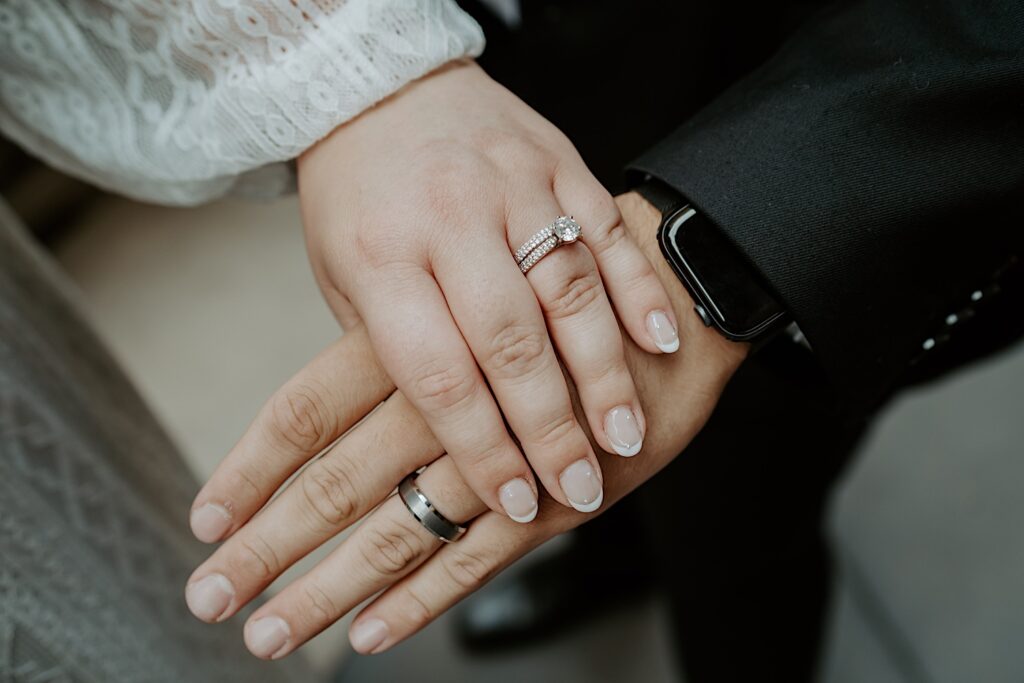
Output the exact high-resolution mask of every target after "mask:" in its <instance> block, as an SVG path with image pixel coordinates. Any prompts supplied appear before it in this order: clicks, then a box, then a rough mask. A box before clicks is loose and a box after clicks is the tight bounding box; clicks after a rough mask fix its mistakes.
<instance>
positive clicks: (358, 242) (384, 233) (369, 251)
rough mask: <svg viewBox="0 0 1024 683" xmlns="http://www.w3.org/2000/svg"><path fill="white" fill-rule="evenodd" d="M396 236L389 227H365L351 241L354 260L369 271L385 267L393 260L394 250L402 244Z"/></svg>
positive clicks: (368, 225)
mask: <svg viewBox="0 0 1024 683" xmlns="http://www.w3.org/2000/svg"><path fill="white" fill-rule="evenodd" d="M396 234H397V231H396V230H394V229H392V227H391V226H386V225H380V224H378V225H371V224H367V225H365V226H364V227H363V229H361V230H359V231H358V232H357V233H356V235H355V239H353V240H352V242H353V245H354V246H353V251H354V254H355V256H356V258H357V259H358V261H359V262H360V263H362V264H363V265H365V266H367V267H368V268H369V269H371V270H376V269H380V268H383V267H385V266H387V265H388V264H389V263H391V262H393V261H394V260H395V255H396V253H397V251H396V250H397V249H398V248H399V247H400V246H401V245H402V244H403V243H404V241H403V240H398V239H396Z"/></svg>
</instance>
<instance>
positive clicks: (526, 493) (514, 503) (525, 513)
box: [498, 478, 537, 524]
mask: <svg viewBox="0 0 1024 683" xmlns="http://www.w3.org/2000/svg"><path fill="white" fill-rule="evenodd" d="M498 498H499V499H500V500H501V507H503V508H505V512H506V513H507V514H508V516H509V517H511V518H512V519H513V521H516V522H520V523H522V524H526V523H527V522H532V521H533V519H534V517H536V516H537V496H535V495H534V493H533V489H532V488H531V487H530V485H529V484H528V483H527V482H526V480H525V479H519V478H517V479H513V480H512V481H510V482H508V483H507V484H505V485H504V486H502V487H501V491H499V495H498Z"/></svg>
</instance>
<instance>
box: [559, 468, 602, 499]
mask: <svg viewBox="0 0 1024 683" xmlns="http://www.w3.org/2000/svg"><path fill="white" fill-rule="evenodd" d="M558 482H559V483H560V484H561V485H562V492H563V493H565V497H566V498H568V499H569V503H570V504H571V505H572V506H573V507H574V508H576V509H577V510H579V511H580V512H593V511H594V510H596V509H597V508H599V507H601V501H602V500H604V491H602V490H601V480H600V479H598V478H597V472H595V471H594V468H593V466H591V464H590V462H589V461H587V460H577V461H576V462H574V463H573V464H571V465H569V466H568V467H566V468H565V469H564V470H562V475H561V476H560V477H558Z"/></svg>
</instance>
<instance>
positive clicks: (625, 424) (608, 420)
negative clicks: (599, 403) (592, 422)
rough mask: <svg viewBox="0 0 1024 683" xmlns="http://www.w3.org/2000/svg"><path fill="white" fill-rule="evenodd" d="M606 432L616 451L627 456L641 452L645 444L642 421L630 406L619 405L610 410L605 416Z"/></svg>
mask: <svg viewBox="0 0 1024 683" xmlns="http://www.w3.org/2000/svg"><path fill="white" fill-rule="evenodd" d="M604 433H605V434H607V435H608V441H609V442H610V443H611V445H612V448H614V449H615V452H616V453H618V454H619V455H621V456H623V457H626V458H631V457H633V456H634V455H636V454H637V453H639V452H640V447H641V446H643V444H644V437H643V435H642V434H640V423H639V422H637V419H636V415H634V414H633V410H632V409H631V408H630V407H629V406H618V407H616V408H612V409H611V410H609V411H608V414H607V415H605V418H604Z"/></svg>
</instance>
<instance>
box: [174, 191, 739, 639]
mask: <svg viewBox="0 0 1024 683" xmlns="http://www.w3.org/2000/svg"><path fill="white" fill-rule="evenodd" d="M619 206H620V207H621V208H622V212H623V215H624V217H625V220H626V225H627V226H628V227H629V229H630V231H631V232H632V233H633V234H634V235H636V236H637V237H638V239H639V240H640V242H641V246H642V247H643V248H644V251H645V252H646V253H647V256H648V257H649V258H651V262H652V263H655V264H656V265H655V270H656V272H657V277H658V278H659V279H660V281H661V282H662V283H663V284H664V285H665V286H666V288H667V290H668V292H669V293H670V294H671V296H672V299H673V301H675V302H676V304H677V306H678V307H679V309H680V310H689V308H690V305H691V304H690V300H689V297H688V296H687V294H686V292H685V290H684V289H683V288H682V286H681V285H680V284H679V282H678V281H677V280H676V279H675V276H674V275H673V274H672V273H671V271H670V270H669V268H668V266H667V264H665V263H664V261H663V260H662V259H661V256H660V254H658V253H657V247H656V246H655V244H654V233H655V230H656V227H657V220H658V214H657V212H656V211H655V210H654V209H653V208H652V207H651V206H650V205H648V204H647V203H646V202H644V201H643V200H642V199H640V198H639V197H638V196H636V195H626V196H624V197H622V198H620V201H619ZM682 320H683V322H684V324H683V330H682V332H683V336H684V337H685V339H686V345H685V346H684V347H683V349H682V351H681V352H680V353H678V354H670V355H664V356H660V357H659V356H651V355H649V354H647V353H645V352H644V351H643V350H641V349H640V348H639V347H637V346H636V345H634V344H633V343H631V342H629V341H628V340H625V341H624V348H625V357H626V361H627V363H628V365H629V367H630V369H631V370H632V372H633V376H634V377H635V378H636V381H637V388H638V389H639V391H640V398H641V400H642V402H643V404H644V406H645V408H646V411H647V415H648V416H649V420H650V429H649V431H648V433H647V439H646V441H645V446H644V452H643V457H640V458H631V459H625V458H605V462H604V463H603V464H604V485H605V489H606V500H607V501H608V502H609V503H611V502H614V501H615V500H618V499H619V498H621V497H622V496H623V495H625V494H626V493H628V492H629V491H632V490H633V489H634V488H636V487H637V486H639V485H640V484H641V483H643V482H644V481H646V480H647V479H648V478H650V477H651V476H653V475H654V474H655V473H656V472H657V471H659V470H660V469H661V468H662V467H664V466H665V465H666V464H667V463H668V462H669V461H670V460H671V459H672V458H674V457H675V456H676V455H677V454H678V453H679V452H680V451H681V450H682V449H683V448H684V447H685V446H686V444H687V443H688V442H689V441H690V439H692V437H693V436H694V435H695V434H696V433H697V431H699V430H700V428H701V427H702V426H703V424H704V422H705V421H706V420H707V418H708V416H709V415H710V413H711V410H712V409H713V407H714V405H715V403H716V401H717V399H718V396H719V394H720V393H721V391H722V389H723V388H724V386H725V384H726V382H727V381H728V379H729V378H730V377H731V376H732V373H733V372H734V371H735V369H736V368H737V367H738V366H739V364H740V362H741V361H742V359H743V358H744V357H745V355H746V352H747V346H746V345H743V344H734V343H731V342H728V341H726V340H724V339H723V338H722V337H720V336H719V335H718V334H716V333H715V332H714V331H712V330H709V329H707V328H705V327H704V326H703V325H702V324H701V323H700V322H699V320H698V319H697V318H696V317H695V316H693V315H687V316H684V318H683V319H682ZM381 401H383V404H382V405H380V408H379V409H377V410H376V411H375V412H373V413H372V414H370V415H369V416H368V417H366V418H365V419H363V418H364V416H367V414H368V413H370V412H371V411H372V410H373V408H374V407H375V406H376V405H378V404H379V403H380V402H381ZM278 405H293V406H296V407H298V408H299V409H300V410H301V411H302V413H303V414H306V415H316V416H319V417H317V418H316V419H317V420H330V423H331V425H332V427H333V430H334V431H337V432H344V431H346V430H348V429H349V428H350V427H352V426H353V425H356V423H359V424H358V425H357V426H355V427H354V428H353V429H352V430H351V431H349V432H348V433H347V434H346V435H345V436H344V437H343V438H342V439H340V440H339V441H338V442H337V443H336V444H334V445H333V446H332V447H331V448H330V449H329V450H327V451H326V452H325V453H323V455H322V456H321V457H319V458H317V459H316V460H315V461H313V462H312V463H310V465H309V466H308V467H307V468H306V469H305V470H303V471H302V472H301V473H300V474H299V475H298V477H297V478H296V480H295V481H293V482H292V483H291V484H290V485H289V486H288V487H287V488H286V489H285V490H284V491H283V492H282V493H281V495H280V496H278V497H277V498H275V499H274V500H273V501H271V502H269V505H267V507H266V509H265V510H263V511H262V512H260V513H259V514H258V515H255V516H251V513H250V514H248V515H246V516H245V517H241V516H238V517H237V518H236V519H237V524H238V526H239V528H238V529H237V531H236V532H235V533H234V534H233V535H232V536H231V537H230V538H229V539H228V540H227V541H226V542H225V543H224V544H223V545H222V546H221V547H220V548H218V549H217V551H216V552H215V553H214V554H213V555H212V556H211V557H210V558H209V559H208V560H207V561H206V562H205V563H203V565H202V566H200V567H199V568H198V569H197V570H196V571H195V572H194V574H193V576H192V579H191V580H190V582H189V586H188V589H187V597H188V602H189V606H190V608H191V609H192V611H193V612H194V613H195V614H196V615H197V616H198V617H200V618H201V619H204V620H206V621H211V622H212V621H223V620H224V619H227V618H229V617H230V616H231V615H233V614H234V613H235V612H236V611H237V610H238V609H240V608H241V607H242V606H243V605H244V604H246V603H247V602H248V601H249V600H251V599H252V598H254V597H255V596H256V595H258V594H259V593H260V592H261V591H262V590H263V589H264V588H266V586H267V585H269V584H270V582H271V581H273V580H274V579H275V578H277V577H278V576H279V575H280V574H281V572H283V571H284V570H285V569H287V568H288V567H289V566H291V565H292V564H293V563H294V562H296V561H297V560H298V559H300V558H301V557H303V556H304V555H306V554H307V553H308V552H310V551H311V550H313V549H314V548H316V547H317V546H319V545H320V544H322V543H324V542H325V541H327V540H328V539H329V538H331V537H332V536H334V535H335V534H337V533H339V532H340V531H341V530H343V529H345V528H347V527H349V526H351V525H352V524H354V523H355V522H356V521H358V520H360V519H361V518H363V517H364V516H366V519H365V520H364V521H363V523H362V524H360V525H359V527H358V528H357V529H355V530H354V531H353V533H352V534H351V536H350V537H349V538H347V539H346V540H345V541H344V542H343V543H342V544H341V545H340V546H339V547H338V548H337V549H336V550H335V551H333V553H332V554H331V555H330V556H328V557H327V558H326V559H325V560H324V561H322V562H321V563H320V564H319V565H318V566H317V567H315V568H314V569H313V570H312V571H311V572H310V573H308V574H306V575H305V576H303V577H301V578H299V579H297V580H296V581H295V582H294V583H292V584H291V585H289V586H288V587H286V588H285V589H284V590H283V591H282V592H281V593H280V594H278V595H277V596H275V597H274V598H273V599H271V600H270V601H269V602H268V603H267V604H265V605H263V606H262V607H260V608H259V609H258V610H257V611H256V612H255V613H254V614H253V616H252V617H251V618H250V619H249V621H248V623H247V624H246V626H245V638H246V642H247V644H248V646H249V648H250V650H251V651H252V652H253V653H254V654H256V655H257V656H260V657H268V658H276V657H281V656H284V655H286V654H288V653H290V652H292V651H293V650H294V649H295V648H296V647H298V646H299V645H301V644H302V643H303V642H305V641H306V640H307V639H309V638H311V637H312V636H314V635H315V634H317V633H318V632H319V631H321V630H322V629H324V628H326V627H327V626H329V625H330V624H331V623H333V622H334V621H336V620H337V619H339V618H341V617H342V616H343V615H344V614H346V613H347V612H349V611H350V610H352V609H354V608H355V607H356V606H357V605H358V604H359V603H361V602H363V601H364V600H366V599H367V598H369V597H370V596H372V595H374V594H375V593H378V592H380V591H382V590H383V591H384V592H383V593H382V594H381V595H380V596H379V597H377V599H376V600H374V601H373V602H372V603H371V604H370V605H369V606H368V607H367V608H365V609H364V610H363V612H362V613H361V614H360V615H359V616H358V617H357V618H356V620H355V623H354V624H353V627H352V631H351V634H350V638H351V640H352V644H353V646H354V647H355V648H356V649H357V650H358V651H360V652H364V653H370V652H380V651H382V650H385V649H387V648H389V647H391V646H392V645H394V644H396V643H398V642H400V641H402V640H403V639H405V638H407V637H409V636H410V635H412V634H413V633H415V632H416V631H418V630H419V629H420V628H422V627H423V626H425V625H426V624H428V623H429V622H430V621H432V620H433V619H435V618H436V617H437V616H439V615H440V614H441V613H443V612H444V611H445V610H446V609H448V608H449V607H450V606H452V605H453V604H455V603H456V602H457V601H458V600H460V599H462V598H463V597H465V596H466V595H468V594H469V593H471V592H473V591H474V590H475V589H476V588H478V587H480V586H481V585H483V583H485V582H486V581H487V580H488V579H489V578H491V577H492V576H493V575H494V574H495V573H497V572H498V571H500V570H501V569H502V568H504V567H506V566H507V565H509V564H510V563H512V562H514V561H515V560H517V559H518V558H520V557H522V556H523V555H524V554H526V553H527V552H528V551H529V550H531V549H532V548H534V547H536V546H538V545H540V544H541V543H543V542H545V541H546V540H548V539H550V538H552V537H553V536H555V535H557V534H560V533H563V532H565V531H567V530H569V529H571V528H573V527H575V526H577V525H579V524H581V523H582V522H584V521H586V520H587V519H588V518H589V516H588V515H587V514H583V513H580V512H577V511H575V510H571V509H569V508H566V507H563V506H561V505H558V504H555V503H554V502H553V501H552V500H550V499H544V500H542V501H541V504H540V508H541V511H540V515H539V517H538V519H537V520H536V521H535V522H534V523H533V524H530V525H521V524H516V523H515V522H513V521H511V520H509V519H508V517H507V516H506V515H504V514H501V513H495V512H491V511H488V510H487V507H486V505H485V504H484V503H483V502H482V501H481V500H480V499H479V498H478V497H477V496H476V495H474V493H473V491H472V489H471V488H470V487H469V486H468V484H467V483H466V482H465V481H464V480H463V479H462V478H461V477H460V476H459V474H458V472H457V470H456V468H455V464H454V461H453V459H452V458H450V457H448V456H444V455H443V453H444V448H443V445H442V444H441V443H440V441H439V440H438V439H435V438H434V436H433V434H432V433H431V431H430V429H429V426H428V424H427V423H426V422H425V421H424V420H423V419H422V418H421V416H420V414H419V413H418V412H417V410H416V408H415V406H414V405H413V404H412V402H411V401H409V400H408V399H407V398H406V397H405V395H404V394H403V393H401V392H396V391H394V387H393V385H392V384H391V382H390V380H389V379H388V377H387V375H386V374H385V373H384V371H383V369H382V368H381V366H380V364H379V362H378V360H377V358H376V355H375V352H374V348H373V345H372V344H371V343H370V340H369V337H368V334H367V331H366V330H365V329H363V328H357V329H354V330H352V331H350V332H349V333H347V334H346V335H345V336H344V337H343V338H342V339H341V340H340V341H339V342H337V343H336V344H334V345H332V346H331V347H330V348H328V349H327V350H326V351H325V352H324V353H323V354H321V355H320V356H319V357H318V358H317V359H315V360H314V361H313V362H312V363H311V364H310V365H309V366H307V367H306V368H305V369H304V370H302V371H301V372H300V373H299V374H298V375H297V376H296V377H295V378H294V379H293V380H291V381H290V382H289V383H288V384H286V385H285V386H284V387H283V388H282V389H281V390H280V391H279V392H278V394H277V395H276V396H275V397H274V398H273V399H271V401H270V403H268V408H267V409H266V410H264V411H263V413H262V414H261V415H260V416H259V417H258V418H257V420H256V421H255V422H254V424H253V425H252V426H251V427H250V429H249V431H248V432H247V433H246V435H245V436H244V437H243V439H242V443H243V444H246V446H245V447H244V448H242V449H240V450H239V451H237V454H236V455H235V457H233V458H231V459H228V460H226V461H225V462H224V463H223V464H222V465H221V467H220V468H219V469H218V470H217V472H216V474H215V475H214V477H213V478H212V479H211V481H210V482H209V483H208V484H207V486H206V487H205V488H204V489H203V491H202V492H201V493H200V496H199V497H198V498H197V505H198V504H200V503H199V501H203V500H211V499H214V500H229V499H231V497H232V496H233V495H235V492H236V491H237V490H238V489H239V488H240V487H241V488H242V489H243V490H246V489H245V488H244V487H246V486H249V484H246V483H245V482H248V481H249V477H250V476H251V475H250V474H249V473H250V472H252V471H254V469H256V468H257V467H261V468H267V471H266V472H264V473H263V474H264V476H265V477H266V479H267V480H270V481H284V480H285V479H286V478H288V477H289V476H291V475H292V474H293V473H294V472H295V471H296V470H297V469H298V468H299V467H301V466H302V465H303V464H305V463H306V461H308V460H310V459H312V458H314V457H315V456H316V455H317V454H318V452H319V451H320V450H321V449H322V448H323V444H322V443H321V441H320V438H319V437H318V434H319V433H320V430H318V429H317V430H309V429H307V425H308V424H310V421H309V420H306V419H302V420H290V419H289V420H283V421H282V420H280V417H279V416H280V415H281V413H279V412H278V411H277V410H275V409H274V406H278ZM576 410H577V411H582V408H581V406H580V405H579V404H578V403H577V404H576ZM360 420H362V421H361V422H360ZM592 438H593V437H592ZM280 444H288V445H289V448H291V449H293V451H294V453H295V457H292V458H290V459H278V460H273V459H271V458H268V457H266V456H264V455H261V450H271V449H273V448H274V447H275V446H277V445H280ZM684 457H685V456H684ZM424 466H426V469H425V470H424V471H423V472H422V474H420V475H419V478H418V485H419V487H420V488H421V489H422V490H423V492H424V493H425V494H426V495H427V496H428V498H429V499H430V500H431V502H432V503H433V504H434V505H435V506H436V507H437V508H438V510H439V511H440V512H441V514H443V515H444V516H445V517H447V518H448V519H450V520H452V521H455V522H458V523H467V524H468V526H469V531H468V532H467V533H466V534H465V536H464V537H463V538H462V539H461V540H459V541H457V542H456V543H452V544H448V545H443V546H442V545H441V542H440V541H439V540H438V539H437V538H436V537H435V536H433V535H432V534H431V533H430V532H429V531H428V530H427V529H426V528H424V527H423V526H422V525H421V524H420V523H419V522H417V520H416V519H415V518H414V517H413V516H412V515H411V514H410V512H409V511H408V510H407V509H406V508H405V507H404V505H403V503H402V502H401V501H400V500H399V499H398V497H396V496H391V497H390V498H388V496H389V494H390V493H391V492H393V491H394V488H395V486H396V485H397V484H398V482H399V481H401V480H402V479H403V478H404V477H405V476H406V475H407V474H408V473H410V472H412V471H414V470H416V469H418V468H420V467H424ZM248 493H249V494H251V495H252V496H254V498H255V500H253V501H252V502H253V504H254V508H258V507H260V506H262V505H264V504H266V503H267V502H268V500H269V498H270V496H271V494H272V493H273V489H271V488H262V489H259V488H257V485H255V484H254V485H252V486H251V488H249V489H248ZM381 501H384V502H383V504H382V505H381ZM378 505H379V507H377V506H378ZM375 508H376V509H375ZM371 511H372V512H371ZM367 515H368V516H367ZM250 517H251V519H250Z"/></svg>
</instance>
